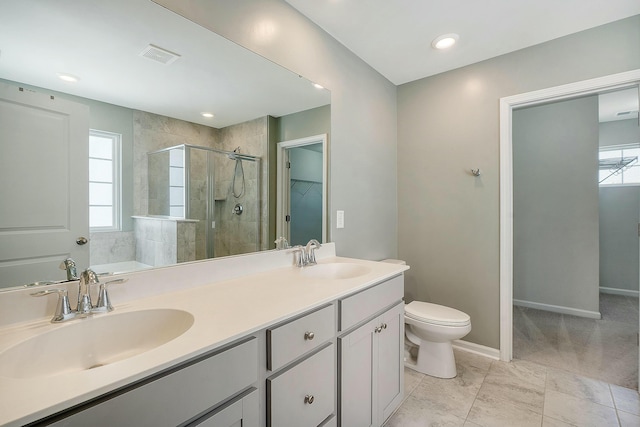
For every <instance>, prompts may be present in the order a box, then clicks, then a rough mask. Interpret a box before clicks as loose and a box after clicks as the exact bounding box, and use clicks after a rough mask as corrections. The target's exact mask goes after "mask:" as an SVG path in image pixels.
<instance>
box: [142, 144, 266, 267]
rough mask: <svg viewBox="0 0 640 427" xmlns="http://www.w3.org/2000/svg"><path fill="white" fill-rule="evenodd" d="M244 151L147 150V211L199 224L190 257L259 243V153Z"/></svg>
mask: <svg viewBox="0 0 640 427" xmlns="http://www.w3.org/2000/svg"><path fill="white" fill-rule="evenodd" d="M240 151H241V150H240V147H237V148H236V149H235V150H233V151H224V150H217V149H212V148H209V147H201V146H194V145H188V144H182V145H178V146H174V147H169V148H165V149H162V150H158V151H154V152H149V153H147V158H148V166H149V174H148V176H149V177H153V179H149V180H148V192H149V212H148V215H149V216H151V217H159V218H167V219H176V220H177V221H178V225H179V224H181V223H182V222H188V223H191V224H195V239H193V238H192V239H190V240H194V241H188V242H186V243H185V244H184V245H186V246H188V247H186V248H182V251H183V252H185V251H187V252H189V251H191V252H193V256H190V257H189V258H190V259H186V260H198V259H205V258H214V257H221V256H229V255H237V254H242V253H247V252H255V251H257V250H259V249H260V227H261V224H260V219H261V213H260V212H259V209H260V188H261V187H260V158H259V157H255V156H251V155H247V154H242V153H241V152H240ZM238 205H240V206H241V208H240V210H241V213H242V215H239V214H238V211H239V208H238V207H237V206H238ZM192 227H193V225H192ZM179 233H180V232H179V231H178V234H179ZM178 237H180V236H178ZM178 242H180V239H178ZM177 251H178V253H180V252H181V247H180V243H178V247H177ZM179 258H180V257H179ZM191 258H192V259H191ZM182 259H183V260H184V257H182Z"/></svg>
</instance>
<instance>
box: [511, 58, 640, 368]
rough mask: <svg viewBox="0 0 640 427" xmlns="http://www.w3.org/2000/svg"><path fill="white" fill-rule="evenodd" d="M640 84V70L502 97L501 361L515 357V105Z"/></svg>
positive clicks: (558, 99)
mask: <svg viewBox="0 0 640 427" xmlns="http://www.w3.org/2000/svg"><path fill="white" fill-rule="evenodd" d="M639 83H640V69H636V70H631V71H626V72H623V73H618V74H611V75H608V76H604V77H598V78H594V79H589V80H583V81H579V82H575V83H569V84H566V85H561V86H555V87H551V88H547V89H542V90H536V91H533V92H526V93H521V94H518V95H513V96H508V97H504V98H500V360H502V361H506V362H508V361H510V360H511V359H512V357H513V308H512V307H513V141H512V135H513V133H512V113H513V110H514V109H515V108H520V107H525V106H533V105H538V104H543V103H547V102H552V101H560V100H566V99H571V98H576V97H579V96H586V95H593V94H596V93H599V92H602V91H605V90H615V89H624V88H628V87H633V86H636V85H638V84H639Z"/></svg>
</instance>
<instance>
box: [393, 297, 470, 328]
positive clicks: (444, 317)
mask: <svg viewBox="0 0 640 427" xmlns="http://www.w3.org/2000/svg"><path fill="white" fill-rule="evenodd" d="M404 312H405V314H406V315H407V316H409V317H411V318H413V319H416V320H420V321H423V322H426V323H433V324H436V325H443V326H462V325H467V324H469V322H470V321H471V317H469V315H468V314H467V313H463V312H462V311H460V310H456V309H455V308H451V307H445V306H444V305H438V304H432V303H429V302H422V301H413V302H411V303H409V304H407V305H405V306H404Z"/></svg>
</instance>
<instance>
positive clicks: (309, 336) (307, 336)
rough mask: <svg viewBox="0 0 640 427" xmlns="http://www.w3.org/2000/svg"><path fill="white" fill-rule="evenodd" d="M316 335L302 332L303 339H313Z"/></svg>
mask: <svg viewBox="0 0 640 427" xmlns="http://www.w3.org/2000/svg"><path fill="white" fill-rule="evenodd" d="M315 336H316V334H314V333H313V332H305V333H304V339H305V340H307V341H311V340H312V339H314V338H315ZM311 398H313V396H311Z"/></svg>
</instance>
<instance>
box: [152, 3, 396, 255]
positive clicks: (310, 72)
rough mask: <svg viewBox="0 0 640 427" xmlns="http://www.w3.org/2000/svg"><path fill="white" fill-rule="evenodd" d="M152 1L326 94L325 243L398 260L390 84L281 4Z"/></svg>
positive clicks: (342, 250) (348, 252) (350, 251)
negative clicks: (338, 224) (338, 222)
mask: <svg viewBox="0 0 640 427" xmlns="http://www.w3.org/2000/svg"><path fill="white" fill-rule="evenodd" d="M156 2H157V3H160V4H162V5H165V6H167V7H169V8H170V9H172V10H176V11H179V12H181V13H182V14H183V15H185V16H187V17H188V18H189V19H192V20H194V21H196V22H198V23H200V24H201V25H203V26H204V27H206V28H209V29H211V30H213V31H215V32H216V33H218V34H220V35H222V36H223V37H226V38H228V39H230V40H232V41H234V42H236V43H238V44H240V45H241V46H245V47H247V48H249V49H251V50H253V51H254V52H256V53H258V54H260V55H262V56H264V57H266V58H267V59H270V60H272V61H274V62H275V63H277V64H280V65H282V66H284V67H286V68H288V69H290V70H293V71H295V72H296V73H299V74H301V75H303V76H305V77H306V78H308V79H310V80H312V81H315V82H317V83H319V84H321V85H323V86H324V87H326V88H329V89H330V90H331V150H330V156H331V162H330V163H331V166H330V168H331V178H330V184H329V186H330V190H329V207H330V212H331V217H330V223H331V230H330V240H331V241H334V242H336V250H337V252H338V254H339V255H342V256H352V257H358V258H365V259H383V258H387V257H395V256H397V223H398V215H397V191H396V187H397V171H396V168H397V161H396V139H397V126H396V124H397V114H396V87H395V86H394V85H393V84H392V83H391V82H389V81H388V80H387V79H385V78H384V77H382V76H381V75H380V74H379V73H377V72H376V71H374V70H373V69H372V68H371V67H370V66H369V65H367V64H366V63H365V62H364V61H362V60H361V59H360V58H358V57H357V56H355V55H354V54H353V53H352V52H351V51H349V50H348V49H346V48H345V47H344V46H342V45H341V44H340V43H338V42H337V41H336V40H335V39H333V38H332V37H331V36H329V35H328V34H327V33H325V32H324V31H322V30H321V29H320V28H319V27H318V26H316V25H315V24H313V23H312V22H311V21H309V20H308V19H307V18H305V17H304V16H303V15H301V14H300V13H299V12H298V11H296V10H295V9H294V8H292V7H291V6H290V5H289V4H287V3H286V2H284V1H283V0H237V1H233V2H231V1H225V0H207V1H205V0H196V1H190V2H184V1H181V0H156ZM265 23H269V25H270V28H271V29H273V31H272V32H270V33H269V35H268V36H264V34H265V32H264V31H261V30H262V29H264V25H265ZM338 209H340V210H344V211H345V217H346V220H345V223H346V227H345V228H344V229H340V230H337V229H336V228H335V211H336V210H338Z"/></svg>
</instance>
